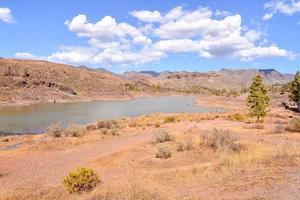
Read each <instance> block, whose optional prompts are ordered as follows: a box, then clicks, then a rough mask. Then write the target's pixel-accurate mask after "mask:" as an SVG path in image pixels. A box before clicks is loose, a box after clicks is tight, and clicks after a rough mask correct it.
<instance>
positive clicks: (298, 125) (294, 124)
mask: <svg viewBox="0 0 300 200" xmlns="http://www.w3.org/2000/svg"><path fill="white" fill-rule="evenodd" d="M286 130H287V131H289V132H297V133H300V117H298V118H294V119H292V120H291V121H290V123H289V125H288V126H287V127H286Z"/></svg>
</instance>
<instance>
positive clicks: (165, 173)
mask: <svg viewBox="0 0 300 200" xmlns="http://www.w3.org/2000/svg"><path fill="white" fill-rule="evenodd" d="M244 101H245V97H238V98H226V97H203V98H199V101H198V102H197V103H198V104H201V105H208V106H220V107H225V108H227V109H228V111H226V112H224V113H186V114H172V115H171V114H170V115H168V114H151V115H147V116H141V117H138V118H133V119H119V120H117V122H118V124H119V126H118V128H117V129H116V132H115V133H114V134H111V133H112V132H113V131H112V130H106V131H105V133H104V131H103V129H98V128H96V129H91V130H88V131H86V132H85V133H84V134H83V135H82V136H80V137H59V138H52V137H49V136H48V135H47V134H41V135H26V136H8V137H2V138H0V199H90V200H91V199H94V200H96V199H132V200H133V199H145V200H147V199H188V200H191V199H195V200H196V199H199V200H225V199H226V200H298V199H300V133H299V132H288V131H286V130H285V129H284V127H287V126H289V123H290V121H291V120H292V119H293V118H296V117H299V114H295V113H293V112H291V111H288V110H285V109H284V108H282V107H280V106H279V105H280V100H278V99H275V100H273V101H272V104H271V105H272V107H271V111H270V113H269V115H268V117H267V118H266V119H265V121H264V123H262V124H257V123H254V122H253V121H252V120H251V119H249V118H243V117H234V116H235V114H237V113H238V114H241V115H242V114H243V113H244V112H245V107H244ZM212 102H213V103H212ZM279 129H280V130H279ZM216 130H218V131H221V130H223V131H225V132H228V133H230V135H231V136H232V137H233V138H234V141H235V142H234V143H235V144H238V145H239V146H240V147H241V150H239V152H237V153H228V152H227V151H226V152H224V151H219V150H218V151H216V150H215V149H212V148H210V147H208V146H206V145H204V143H203V140H204V138H205V137H207V136H209V135H211V134H212V132H213V131H216ZM106 132H108V133H106ZM163 132H167V133H168V134H169V135H171V136H172V138H173V139H172V140H170V141H165V142H161V143H159V142H156V140H157V137H158V135H159V134H162V133H163ZM161 145H165V146H167V147H168V148H169V150H170V152H171V154H172V155H171V157H170V158H168V159H161V158H157V156H156V154H157V151H158V147H159V146H161ZM180 145H181V146H183V147H184V148H183V149H181V150H180V148H179V147H180ZM185 147H189V148H185ZM80 166H84V167H91V168H93V169H94V170H95V171H96V172H97V173H98V174H99V175H100V177H101V180H102V183H101V184H100V185H99V186H98V187H97V188H96V190H95V191H93V192H92V193H88V194H84V195H81V196H76V195H70V194H68V193H67V192H66V191H65V190H64V187H63V185H62V180H63V177H64V176H66V175H67V173H68V172H69V171H70V170H74V169H76V168H77V167H80ZM107 191H109V193H112V194H113V193H117V192H118V191H121V193H122V194H123V198H117V197H116V198H114V197H110V198H108V197H106V198H102V197H101V194H102V193H104V192H107ZM133 194H134V195H133Z"/></svg>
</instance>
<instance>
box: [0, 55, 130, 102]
mask: <svg viewBox="0 0 300 200" xmlns="http://www.w3.org/2000/svg"><path fill="white" fill-rule="evenodd" d="M128 82H129V83H130V81H129V80H128V79H126V78H124V77H121V76H119V75H115V74H113V73H110V72H106V71H104V70H91V69H89V68H87V67H73V66H70V65H64V64H57V63H51V62H47V61H37V60H17V59H0V102H2V103H18V102H55V101H73V100H91V99H103V98H124V97H125V98H126V97H128V95H129V94H128V93H127V92H126V88H125V85H126V84H128Z"/></svg>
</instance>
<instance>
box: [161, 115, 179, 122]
mask: <svg viewBox="0 0 300 200" xmlns="http://www.w3.org/2000/svg"><path fill="white" fill-rule="evenodd" d="M175 121H176V118H175V117H174V116H168V117H166V118H165V119H164V123H174V122H175Z"/></svg>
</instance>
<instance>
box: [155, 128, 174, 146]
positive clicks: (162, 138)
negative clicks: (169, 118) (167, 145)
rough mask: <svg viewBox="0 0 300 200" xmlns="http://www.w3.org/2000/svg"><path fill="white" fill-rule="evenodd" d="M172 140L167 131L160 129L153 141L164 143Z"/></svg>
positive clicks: (172, 137)
mask: <svg viewBox="0 0 300 200" xmlns="http://www.w3.org/2000/svg"><path fill="white" fill-rule="evenodd" d="M173 140H174V136H173V135H171V134H170V133H169V132H167V131H162V132H160V133H158V134H156V135H155V136H154V143H164V142H170V141H173Z"/></svg>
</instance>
